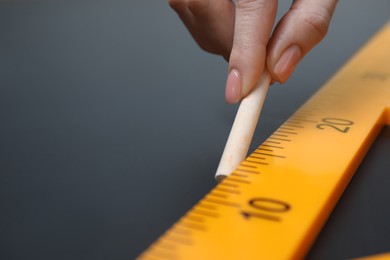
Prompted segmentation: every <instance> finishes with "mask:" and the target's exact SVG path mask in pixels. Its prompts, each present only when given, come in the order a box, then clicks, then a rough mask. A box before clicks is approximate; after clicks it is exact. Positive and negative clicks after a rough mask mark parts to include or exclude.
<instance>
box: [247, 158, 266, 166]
mask: <svg viewBox="0 0 390 260" xmlns="http://www.w3.org/2000/svg"><path fill="white" fill-rule="evenodd" d="M248 158H250V157H248ZM245 161H246V162H250V163H256V164H261V165H268V163H265V162H259V161H254V160H249V159H246V160H245ZM255 168H256V167H255Z"/></svg>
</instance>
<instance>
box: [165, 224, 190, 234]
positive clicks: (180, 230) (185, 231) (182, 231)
mask: <svg viewBox="0 0 390 260" xmlns="http://www.w3.org/2000/svg"><path fill="white" fill-rule="evenodd" d="M177 225H178V224H176V225H175V227H174V228H172V229H171V230H169V232H170V233H174V234H176V235H178V236H185V237H188V236H191V232H190V231H189V230H188V229H183V228H181V227H179V226H177Z"/></svg>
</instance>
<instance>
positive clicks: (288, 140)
mask: <svg viewBox="0 0 390 260" xmlns="http://www.w3.org/2000/svg"><path fill="white" fill-rule="evenodd" d="M268 139H275V140H280V141H286V142H291V140H290V139H284V138H279V137H268Z"/></svg>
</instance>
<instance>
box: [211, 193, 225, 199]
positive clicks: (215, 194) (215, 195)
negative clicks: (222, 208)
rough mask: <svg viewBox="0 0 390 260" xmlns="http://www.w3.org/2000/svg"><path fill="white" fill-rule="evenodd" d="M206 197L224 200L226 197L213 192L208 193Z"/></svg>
mask: <svg viewBox="0 0 390 260" xmlns="http://www.w3.org/2000/svg"><path fill="white" fill-rule="evenodd" d="M208 196H211V197H218V198H224V199H226V198H227V197H228V196H227V195H226V194H219V193H215V192H210V193H209V194H208Z"/></svg>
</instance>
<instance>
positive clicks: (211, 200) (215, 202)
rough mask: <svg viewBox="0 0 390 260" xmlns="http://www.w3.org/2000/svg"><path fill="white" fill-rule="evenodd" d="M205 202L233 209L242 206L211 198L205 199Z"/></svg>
mask: <svg viewBox="0 0 390 260" xmlns="http://www.w3.org/2000/svg"><path fill="white" fill-rule="evenodd" d="M204 200H205V201H208V202H209V203H214V204H219V205H223V206H228V207H233V208H240V204H238V203H234V202H230V201H223V200H216V199H210V198H205V199H204Z"/></svg>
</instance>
